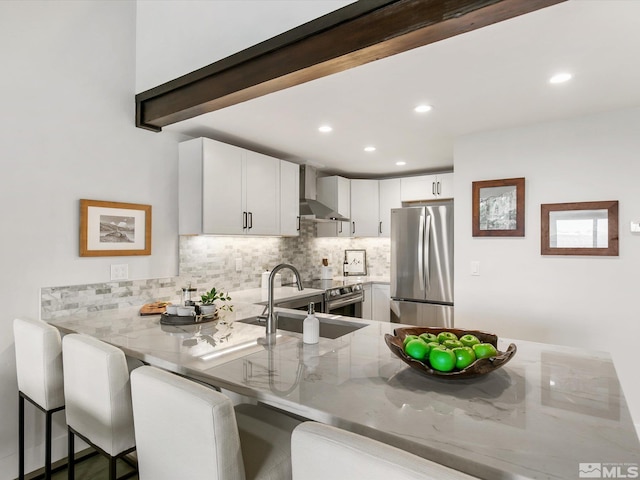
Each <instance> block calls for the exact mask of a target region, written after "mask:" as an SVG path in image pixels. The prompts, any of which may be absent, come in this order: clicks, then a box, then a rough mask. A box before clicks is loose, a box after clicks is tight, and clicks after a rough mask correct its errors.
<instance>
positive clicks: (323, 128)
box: [318, 125, 333, 133]
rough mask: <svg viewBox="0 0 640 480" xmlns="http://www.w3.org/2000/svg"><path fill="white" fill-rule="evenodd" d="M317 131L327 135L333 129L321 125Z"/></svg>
mask: <svg viewBox="0 0 640 480" xmlns="http://www.w3.org/2000/svg"><path fill="white" fill-rule="evenodd" d="M318 130H319V131H321V132H322V133H329V132H330V131H331V130H333V128H331V127H330V126H329V125H322V126H320V128H318Z"/></svg>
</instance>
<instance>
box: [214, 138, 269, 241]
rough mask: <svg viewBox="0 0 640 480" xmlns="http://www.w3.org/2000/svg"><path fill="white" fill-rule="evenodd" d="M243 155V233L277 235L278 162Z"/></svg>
mask: <svg viewBox="0 0 640 480" xmlns="http://www.w3.org/2000/svg"><path fill="white" fill-rule="evenodd" d="M244 152H245V153H244V157H245V158H244V169H245V171H244V181H245V187H244V195H245V210H244V211H245V212H246V214H247V221H246V230H245V233H248V234H251V235H279V234H280V210H279V208H278V207H279V205H280V160H279V159H277V158H273V157H268V156H266V155H262V154H260V153H256V152H251V151H249V150H245V151H244ZM221 200H222V199H221Z"/></svg>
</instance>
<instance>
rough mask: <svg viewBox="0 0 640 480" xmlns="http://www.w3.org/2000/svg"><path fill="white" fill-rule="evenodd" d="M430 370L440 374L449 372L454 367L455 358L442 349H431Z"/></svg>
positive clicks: (452, 354)
mask: <svg viewBox="0 0 640 480" xmlns="http://www.w3.org/2000/svg"><path fill="white" fill-rule="evenodd" d="M429 363H430V364H431V368H433V369H434V370H438V371H440V372H450V371H451V370H453V369H454V368H455V366H456V356H455V354H454V353H453V351H452V350H447V349H446V348H444V347H438V348H432V349H431V351H430V352H429Z"/></svg>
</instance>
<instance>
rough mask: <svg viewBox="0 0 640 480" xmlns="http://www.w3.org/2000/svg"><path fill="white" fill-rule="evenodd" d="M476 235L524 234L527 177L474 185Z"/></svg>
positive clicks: (473, 216)
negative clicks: (525, 183)
mask: <svg viewBox="0 0 640 480" xmlns="http://www.w3.org/2000/svg"><path fill="white" fill-rule="evenodd" d="M472 200H473V204H472V210H473V212H472V213H473V215H472V222H473V225H472V231H473V236H474V237H524V178H508V179H504V180H486V181H481V182H473V184H472Z"/></svg>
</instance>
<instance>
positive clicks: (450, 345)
mask: <svg viewBox="0 0 640 480" xmlns="http://www.w3.org/2000/svg"><path fill="white" fill-rule="evenodd" d="M442 345H444V346H445V347H447V348H448V349H450V350H453V349H454V348H458V347H464V345H463V344H462V342H461V341H460V340H445V341H444V342H442Z"/></svg>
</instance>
